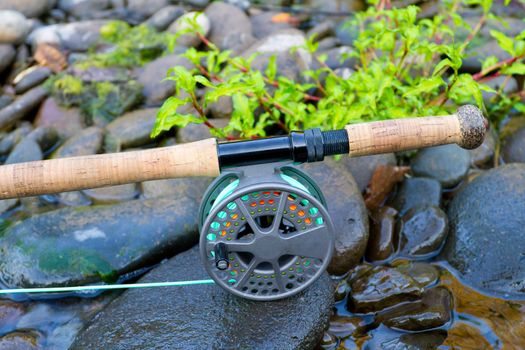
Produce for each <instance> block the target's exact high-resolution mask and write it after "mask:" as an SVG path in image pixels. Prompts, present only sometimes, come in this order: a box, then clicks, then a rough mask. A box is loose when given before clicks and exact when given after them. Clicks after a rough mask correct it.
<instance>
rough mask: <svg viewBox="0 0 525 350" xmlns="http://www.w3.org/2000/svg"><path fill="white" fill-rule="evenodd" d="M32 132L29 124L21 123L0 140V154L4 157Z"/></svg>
mask: <svg viewBox="0 0 525 350" xmlns="http://www.w3.org/2000/svg"><path fill="white" fill-rule="evenodd" d="M31 130H32V127H31V124H30V123H29V122H22V123H21V124H20V125H19V126H18V128H16V129H15V130H13V131H11V132H10V133H9V134H7V135H6V136H5V137H3V138H2V140H0V154H2V155H6V154H8V153H9V152H11V150H12V149H13V148H14V147H15V146H16V144H17V143H18V142H20V140H22V139H23V138H24V137H25V136H26V135H27V134H29V133H30V132H31Z"/></svg>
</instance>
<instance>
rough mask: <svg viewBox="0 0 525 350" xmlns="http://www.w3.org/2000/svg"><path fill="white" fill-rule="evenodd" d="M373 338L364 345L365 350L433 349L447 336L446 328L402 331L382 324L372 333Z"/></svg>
mask: <svg viewBox="0 0 525 350" xmlns="http://www.w3.org/2000/svg"><path fill="white" fill-rule="evenodd" d="M370 335H371V338H370V340H368V341H367V342H366V343H365V344H364V346H363V349H364V350H376V349H381V350H399V349H407V350H433V349H439V346H440V345H442V344H443V343H444V342H445V339H446V338H447V331H446V330H441V329H438V330H432V331H427V332H418V333H401V332H398V331H393V330H389V329H388V328H387V327H386V326H380V327H379V328H377V329H376V330H374V331H372V332H371V333H370Z"/></svg>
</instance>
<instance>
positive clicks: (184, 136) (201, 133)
mask: <svg viewBox="0 0 525 350" xmlns="http://www.w3.org/2000/svg"><path fill="white" fill-rule="evenodd" d="M229 121H230V120H229V119H213V120H212V121H211V123H212V124H213V126H214V127H216V128H224V127H225V126H226V125H228V123H229ZM210 137H212V135H211V134H210V129H209V128H208V127H207V126H206V125H204V124H195V123H190V124H188V125H186V126H185V127H184V128H182V129H179V130H178V131H177V141H178V142H179V143H186V142H193V141H199V140H204V139H207V138H210Z"/></svg>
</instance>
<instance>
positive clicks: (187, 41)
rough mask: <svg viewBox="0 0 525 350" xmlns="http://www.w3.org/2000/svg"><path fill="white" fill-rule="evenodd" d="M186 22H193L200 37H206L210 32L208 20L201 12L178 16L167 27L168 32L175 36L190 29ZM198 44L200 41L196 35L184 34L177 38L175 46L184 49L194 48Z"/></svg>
mask: <svg viewBox="0 0 525 350" xmlns="http://www.w3.org/2000/svg"><path fill="white" fill-rule="evenodd" d="M188 21H195V23H196V24H197V26H198V27H199V28H200V33H201V34H202V35H204V36H207V35H208V33H209V32H210V20H209V19H208V17H207V16H206V14H205V13H203V12H188V13H186V14H184V15H182V16H180V17H179V18H177V19H176V20H175V22H173V23H172V24H171V25H170V26H169V28H168V31H169V32H170V33H173V34H177V33H178V32H180V31H183V30H187V29H188V28H192V26H191V25H190V24H189V23H188ZM200 43H201V39H200V37H199V36H198V35H197V34H196V33H186V34H183V35H181V36H179V37H178V38H177V44H178V45H182V46H186V47H196V46H198V45H199V44H200Z"/></svg>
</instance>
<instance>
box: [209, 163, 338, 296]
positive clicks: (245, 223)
mask: <svg viewBox="0 0 525 350" xmlns="http://www.w3.org/2000/svg"><path fill="white" fill-rule="evenodd" d="M325 206H326V203H325V200H324V197H323V195H322V193H321V190H320V189H319V188H318V187H317V185H316V184H315V183H314V181H313V180H312V179H310V178H309V177H308V176H307V175H306V174H305V173H304V172H302V171H300V170H298V169H297V168H294V167H292V166H290V165H280V166H276V165H275V164H273V165H271V164H270V165H256V166H249V167H244V168H242V169H241V170H238V171H230V172H226V173H223V174H222V175H221V176H220V177H219V178H217V179H216V180H215V181H214V182H213V183H212V184H211V185H210V187H209V188H208V190H207V192H206V194H205V196H204V200H203V202H202V204H201V208H200V213H199V215H200V216H199V217H200V220H199V223H200V232H201V236H200V252H201V259H202V262H203V263H204V266H205V268H206V270H207V272H208V274H209V275H210V276H211V278H212V279H213V280H214V281H215V282H216V283H217V284H218V285H219V286H221V287H222V288H224V289H226V290H227V291H229V292H231V293H233V294H235V295H238V296H241V297H243V298H247V299H253V300H275V299H281V298H285V297H288V296H291V295H294V294H296V293H299V292H300V291H302V290H303V289H305V288H307V287H308V286H310V285H311V284H312V283H314V282H315V280H317V278H319V277H320V276H321V274H322V273H323V271H325V269H326V267H327V266H328V263H329V262H330V260H331V257H332V253H333V246H334V229H333V224H332V221H331V219H330V216H329V214H328V212H327V210H326V208H325Z"/></svg>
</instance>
